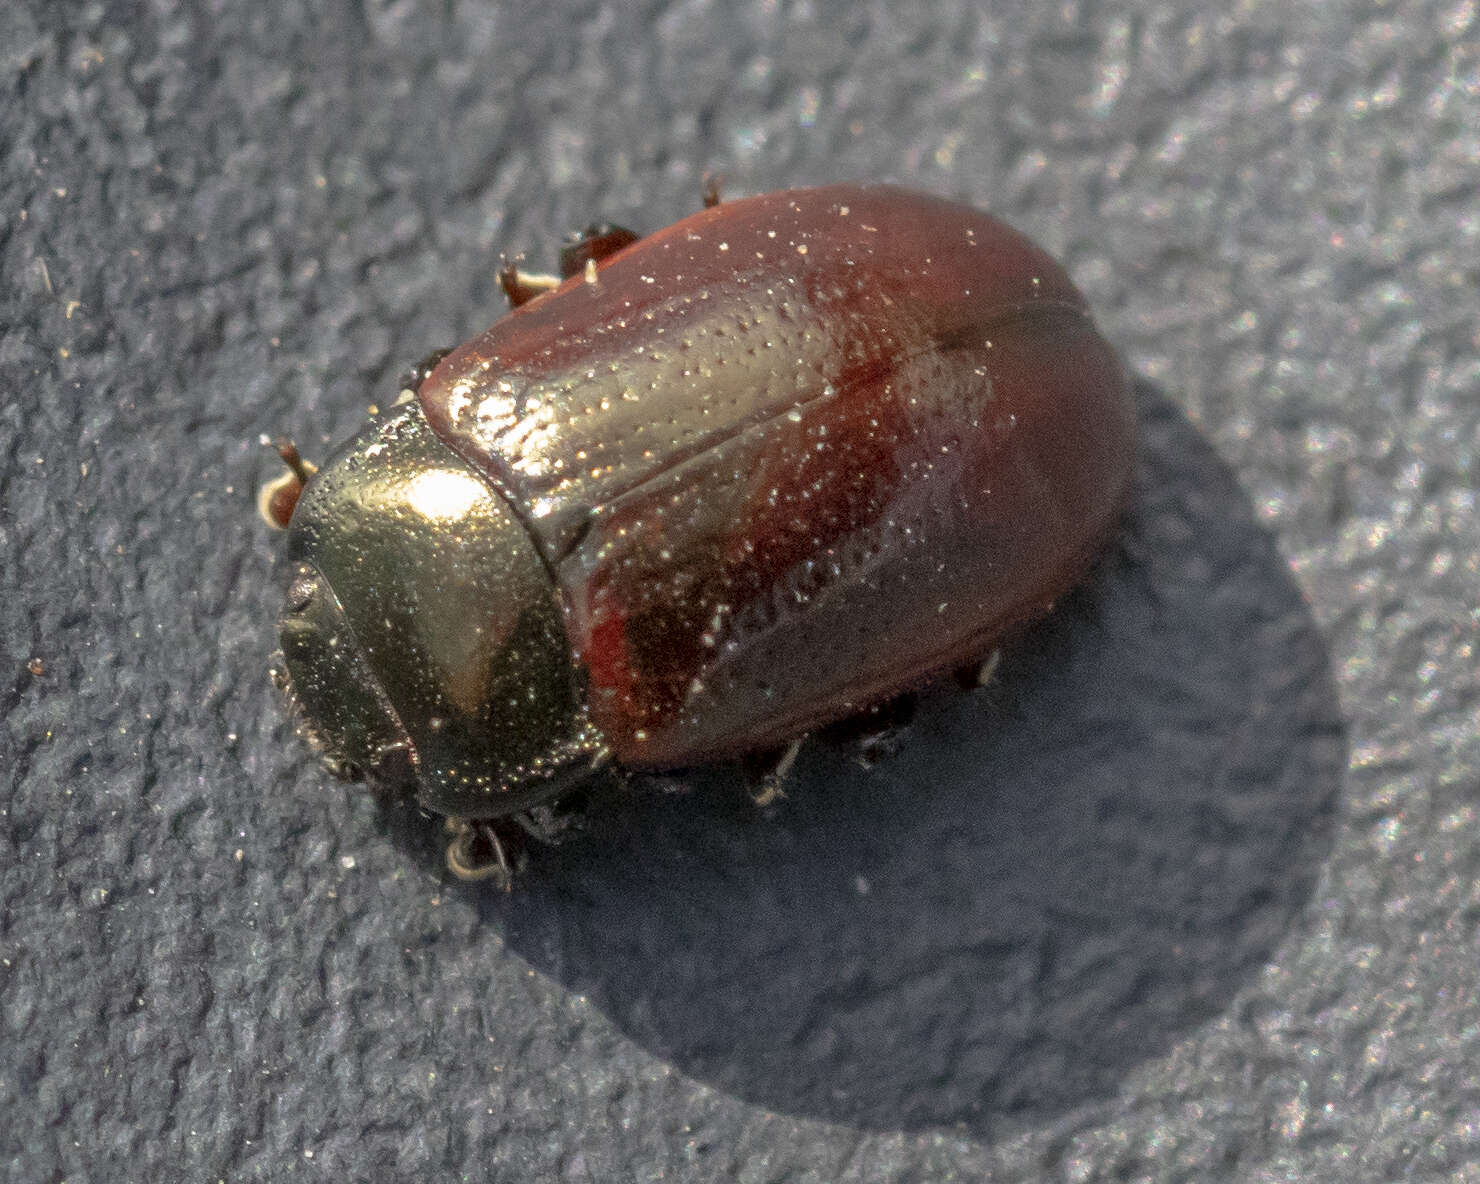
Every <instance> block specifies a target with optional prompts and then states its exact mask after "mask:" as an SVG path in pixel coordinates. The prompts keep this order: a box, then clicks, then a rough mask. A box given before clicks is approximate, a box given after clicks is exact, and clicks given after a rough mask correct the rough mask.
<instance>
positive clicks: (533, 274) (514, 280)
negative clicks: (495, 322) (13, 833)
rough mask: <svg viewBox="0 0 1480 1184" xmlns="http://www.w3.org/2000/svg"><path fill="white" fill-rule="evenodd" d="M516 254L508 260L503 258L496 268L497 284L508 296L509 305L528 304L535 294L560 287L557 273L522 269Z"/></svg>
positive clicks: (538, 294)
mask: <svg viewBox="0 0 1480 1184" xmlns="http://www.w3.org/2000/svg"><path fill="white" fill-rule="evenodd" d="M521 258H522V256H517V257H515V259H514V260H513V261H512V262H510V261H509V260H507V259H505V260H504V262H503V265H502V266H501V267H500V268H499V270H498V284H499V287H500V288H502V289H503V290H504V295H505V296H506V297H508V300H509V307H511V308H518V307H519V306H520V305H523V304H528V303H529V302H530V301H531V300H533V299H534V298H535V297H536V296H543V295H544V294H545V293H546V292H553V291H554V290H555V289H556V288H558V287H560V277H559V276H558V275H545V274H543V273H541V272H537V271H523V270H521V269H520V267H519V260H520V259H521Z"/></svg>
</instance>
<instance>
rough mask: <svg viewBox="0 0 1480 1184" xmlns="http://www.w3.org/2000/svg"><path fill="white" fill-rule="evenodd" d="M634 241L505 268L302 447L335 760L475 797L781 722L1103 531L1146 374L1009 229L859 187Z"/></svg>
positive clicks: (886, 681) (945, 206)
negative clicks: (362, 403) (1133, 392)
mask: <svg viewBox="0 0 1480 1184" xmlns="http://www.w3.org/2000/svg"><path fill="white" fill-rule="evenodd" d="M633 237H634V236H631V235H630V234H628V233H626V232H621V231H620V230H619V229H617V228H611V227H600V228H593V230H592V231H591V232H588V234H587V235H586V236H585V237H584V238H583V239H582V240H580V241H579V242H577V243H576V244H574V245H573V246H572V247H568V248H567V256H566V262H567V266H566V267H565V270H566V271H568V272H570V273H572V274H570V275H569V278H567V279H566V280H565V281H564V282H563V283H560V284H559V286H558V287H555V286H554V281H553V280H551V281H549V282H548V283H543V284H542V283H539V282H538V280H537V278H536V279H535V280H534V281H531V280H530V279H529V277H522V276H519V275H518V274H517V273H515V272H513V271H508V272H506V274H505V287H506V289H507V290H509V291H510V293H511V296H512V297H513V298H514V299H516V300H518V301H520V302H521V303H520V306H519V307H516V308H515V309H514V310H513V311H512V312H510V313H509V314H508V315H506V316H504V317H503V318H502V319H500V320H499V321H498V322H497V323H496V324H494V325H493V327H492V328H490V329H489V330H488V331H487V332H485V333H483V334H482V335H480V336H478V337H475V338H474V339H473V340H471V341H469V342H467V343H466V344H465V345H462V346H460V347H458V348H457V349H454V350H452V351H451V352H450V353H447V354H446V355H445V356H443V357H441V358H440V360H438V359H432V361H434V362H435V365H433V366H432V367H431V368H430V369H429V372H425V373H423V374H420V375H417V376H416V378H415V379H414V380H413V382H412V385H413V386H417V387H418V388H419V389H416V391H415V394H414V397H409V396H408V397H407V398H406V399H404V400H403V401H402V402H401V403H399V404H398V405H397V406H396V407H394V408H392V409H391V410H389V411H388V412H386V413H383V414H381V415H379V416H377V417H375V418H374V419H373V420H372V422H371V423H370V424H369V426H368V427H367V428H366V429H365V430H364V432H362V433H361V434H360V435H359V436H357V437H356V438H355V439H353V440H351V441H350V442H349V443H348V444H346V445H345V446H344V447H343V448H341V449H340V450H339V451H338V452H337V453H336V454H335V455H334V456H333V457H331V459H330V460H329V461H328V463H327V464H325V466H324V467H323V469H322V470H321V471H318V472H317V473H312V474H311V471H309V470H306V469H305V468H303V467H301V466H300V470H299V472H300V477H301V478H302V479H304V480H306V487H305V488H304V489H303V492H302V496H301V498H300V499H299V500H298V502H297V505H296V508H294V509H293V510H292V519H291V533H290V538H289V551H290V555H291V559H292V564H293V570H292V576H291V582H290V588H289V594H288V603H287V608H286V611H285V613H284V616H283V620H282V647H283V666H284V668H285V671H286V679H287V682H288V684H289V685H290V687H291V689H292V692H293V695H294V697H295V699H296V700H297V703H298V706H299V709H300V718H301V720H302V723H303V727H304V730H305V731H306V732H307V733H308V734H309V735H310V736H311V737H312V738H313V739H314V740H316V741H317V743H318V745H319V746H320V747H321V749H322V751H323V753H324V754H325V756H326V757H327V758H328V759H329V761H330V762H331V765H332V766H333V767H336V768H337V769H339V770H340V771H341V772H344V773H351V774H353V773H359V772H364V773H368V774H371V775H373V776H375V777H376V778H377V779H379V780H382V781H384V780H396V779H407V780H409V781H410V782H411V783H413V784H414V786H415V790H416V793H417V795H418V796H419V799H420V801H421V802H422V803H423V804H424V805H426V806H427V807H429V808H430V809H432V810H435V811H439V812H441V813H443V814H447V815H449V816H454V817H456V818H460V819H472V820H483V819H493V818H499V817H504V816H509V815H515V814H519V813H520V812H522V811H526V810H528V809H529V808H530V807H531V806H533V805H535V804H537V803H540V802H542V801H544V800H546V799H548V798H551V797H552V796H554V795H557V794H559V793H560V792H561V791H563V790H565V789H566V788H568V787H570V786H572V785H574V784H575V783H577V782H578V781H580V780H582V779H583V778H585V777H587V776H588V775H589V774H590V773H591V772H592V770H593V769H595V768H596V767H598V766H600V765H603V764H606V763H614V764H616V765H618V766H622V767H626V768H631V769H663V768H673V767H681V766H689V765H695V764H698V763H703V762H707V761H711V760H714V759H717V758H724V757H732V756H736V755H740V754H748V753H755V752H758V751H761V750H767V749H772V748H775V747H777V746H784V745H786V744H787V743H789V742H790V741H793V740H794V739H796V738H797V737H800V736H802V735H803V734H805V733H807V732H808V731H810V730H812V729H814V728H817V727H819V726H821V725H824V724H828V723H830V722H832V721H835V720H838V719H840V718H844V717H847V716H849V715H851V714H854V713H857V712H859V711H860V710H862V709H864V708H867V707H870V706H872V705H876V704H879V703H882V702H884V701H886V700H888V699H890V698H891V697H894V696H897V695H899V694H901V693H902V692H906V691H908V690H910V689H912V688H915V687H917V686H919V685H921V684H922V683H924V682H926V681H928V680H930V679H932V678H933V677H935V676H937V675H940V674H942V673H944V672H948V671H950V670H953V669H957V668H960V667H962V666H963V665H966V664H968V663H971V662H974V661H980V660H981V659H982V658H983V657H985V656H986V655H987V654H988V653H989V652H990V651H991V650H992V649H993V648H994V646H995V644H996V643H997V642H998V641H999V639H1001V638H1002V636H1003V635H1004V634H1005V633H1007V632H1008V631H1010V630H1013V629H1015V628H1017V627H1019V626H1021V625H1022V624H1024V623H1026V622H1028V621H1030V620H1032V619H1033V618H1035V617H1038V616H1040V615H1041V614H1043V613H1044V612H1046V611H1047V610H1048V608H1049V606H1050V605H1051V604H1052V603H1053V601H1054V600H1055V598H1057V597H1059V596H1060V595H1061V594H1063V593H1064V592H1065V591H1066V590H1067V589H1068V588H1069V587H1070V586H1071V585H1072V584H1073V583H1074V582H1075V581H1076V580H1077V579H1078V578H1079V577H1080V576H1081V575H1082V573H1083V572H1084V571H1085V569H1086V567H1087V566H1088V564H1089V563H1090V561H1091V560H1092V559H1093V557H1094V556H1095V554H1096V553H1097V552H1098V551H1099V550H1100V549H1101V547H1102V546H1103V545H1104V544H1105V542H1106V541H1107V539H1108V538H1109V537H1110V535H1111V533H1112V531H1113V529H1114V525H1115V520H1116V517H1117V514H1118V511H1119V509H1120V507H1121V506H1122V504H1123V502H1124V499H1125V495H1126V491H1127V487H1128V482H1129V478H1130V472H1131V466H1132V460H1133V453H1134V438H1133V414H1132V408H1131V402H1130V398H1129V394H1128V389H1127V384H1126V380H1125V377H1124V374H1123V371H1122V369H1121V367H1120V365H1119V363H1118V361H1117V359H1116V357H1115V355H1114V354H1113V352H1112V351H1111V349H1110V347H1109V346H1108V345H1107V344H1106V342H1105V341H1104V339H1103V338H1101V336H1100V335H1099V333H1098V332H1097V331H1096V329H1095V326H1094V324H1093V322H1092V321H1091V319H1090V316H1089V313H1088V311H1087V309H1086V306H1085V302H1084V299H1083V298H1082V297H1081V296H1080V294H1079V293H1078V292H1077V291H1076V290H1075V288H1074V287H1073V285H1072V284H1071V283H1070V281H1069V279H1068V277H1067V276H1066V275H1065V273H1064V271H1063V269H1062V268H1060V267H1059V266H1058V265H1057V264H1056V263H1055V262H1054V261H1053V260H1052V259H1051V258H1049V256H1048V255H1046V254H1045V253H1044V252H1043V251H1042V250H1040V249H1039V248H1038V247H1036V246H1035V245H1034V244H1032V243H1031V242H1029V241H1028V240H1027V239H1025V238H1024V237H1023V236H1021V235H1019V234H1018V233H1017V232H1015V231H1013V230H1012V229H1010V228H1009V227H1007V226H1005V225H1004V224H1002V223H1001V222H999V221H997V220H995V219H993V218H991V217H989V216H987V215H985V214H982V213H980V212H978V211H976V210H973V209H970V208H968V207H966V206H962V205H958V204H955V203H952V202H948V201H943V200H940V199H937V198H934V197H928V196H924V195H921V194H916V193H911V192H907V191H905V190H901V189H895V188H887V187H861V186H852V185H838V186H832V187H828V188H821V189H804V190H795V191H789V192H780V193H772V194H767V195H764V196H761V197H754V198H749V199H744V200H739V201H733V202H724V203H721V204H718V205H715V206H713V207H712V208H706V209H704V210H702V211H700V212H698V213H695V214H693V215H692V216H690V217H688V218H685V219H684V220H683V221H681V222H678V223H676V224H675V225H673V226H669V227H668V228H667V229H665V230H662V231H659V232H657V233H655V234H651V235H648V236H647V237H645V238H640V239H636V241H630V240H631V239H632V238H633ZM544 288H553V290H550V291H543V289H544ZM537 293H538V294H537ZM294 459H295V460H296V457H295V458H294Z"/></svg>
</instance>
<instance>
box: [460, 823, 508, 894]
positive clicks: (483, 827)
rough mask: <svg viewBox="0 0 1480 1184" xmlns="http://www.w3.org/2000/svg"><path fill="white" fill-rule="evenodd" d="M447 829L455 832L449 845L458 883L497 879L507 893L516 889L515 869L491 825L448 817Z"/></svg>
mask: <svg viewBox="0 0 1480 1184" xmlns="http://www.w3.org/2000/svg"><path fill="white" fill-rule="evenodd" d="M447 829H448V830H449V831H451V832H452V841H451V842H450V843H448V844H447V870H448V871H450V872H451V873H452V874H453V875H454V876H456V877H457V878H458V879H459V880H468V881H473V880H496V881H498V884H499V886H500V887H501V888H502V889H503V890H504V891H505V892H509V891H511V890H512V889H513V887H514V870H513V868H512V867H510V865H509V858H508V856H507V855H505V854H504V845H503V843H502V842H501V841H500V840H499V837H498V831H497V830H496V829H495V828H494V824H493V823H492V822H488V821H484V820H478V819H469V818H449V819H448V820H447Z"/></svg>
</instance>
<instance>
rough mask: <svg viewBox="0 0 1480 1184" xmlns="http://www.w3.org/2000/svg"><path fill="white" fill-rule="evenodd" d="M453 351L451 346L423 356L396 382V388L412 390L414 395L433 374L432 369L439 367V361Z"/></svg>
mask: <svg viewBox="0 0 1480 1184" xmlns="http://www.w3.org/2000/svg"><path fill="white" fill-rule="evenodd" d="M451 352H452V349H451V348H450V347H449V348H447V349H434V350H433V351H432V352H431V353H429V354H427V356H426V357H424V358H422V360H421V361H419V362H417V363H416V365H414V366H412V367H411V369H409V370H407V371H406V372H405V373H404V374H402V375H401V378H400V381H399V382H397V384H396V390H398V391H410V392H411V393H412V394H413V395H414V394H416V392H417V391H419V390H421V384H422V383H424V382H425V381H426V380H427V379H428V378H430V377H431V376H432V371H433V370H435V369H436V368H437V363H438V362H440V361H441V360H442V359H443V358H445V357H446V356H447V355H448V354H450V353H451Z"/></svg>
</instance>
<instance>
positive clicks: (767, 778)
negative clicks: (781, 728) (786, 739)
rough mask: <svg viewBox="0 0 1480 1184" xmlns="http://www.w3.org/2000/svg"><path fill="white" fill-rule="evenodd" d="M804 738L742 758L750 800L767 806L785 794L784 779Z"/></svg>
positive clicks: (789, 772)
mask: <svg viewBox="0 0 1480 1184" xmlns="http://www.w3.org/2000/svg"><path fill="white" fill-rule="evenodd" d="M805 739H806V737H805V736H803V737H801V738H800V739H797V740H793V741H792V742H791V743H790V744H788V745H786V746H785V747H784V748H772V749H767V750H766V751H765V752H758V753H753V754H752V755H750V756H748V757H746V758H745V759H744V761H743V762H742V766H741V767H742V768H743V770H744V772H745V780H746V781H747V783H748V784H749V786H750V800H751V801H753V802H754V803H755V804H756V805H757V806H769V805H771V804H772V803H773V802H775V801H777V800H778V799H780V798H784V797H785V796H786V780H787V778H788V777H790V776H791V768H792V766H793V765H794V764H796V761H797V753H799V752H800V751H801V750H802V741H803V740H805Z"/></svg>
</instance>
